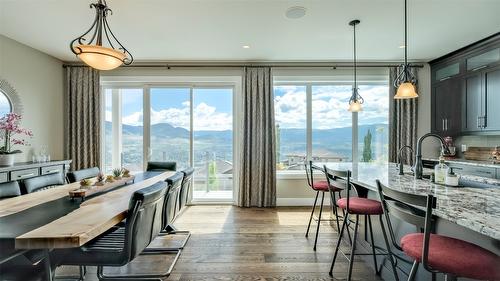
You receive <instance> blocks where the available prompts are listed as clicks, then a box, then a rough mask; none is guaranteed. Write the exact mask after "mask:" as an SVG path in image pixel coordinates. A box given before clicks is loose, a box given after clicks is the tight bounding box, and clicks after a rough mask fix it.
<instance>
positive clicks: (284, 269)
mask: <svg viewBox="0 0 500 281" xmlns="http://www.w3.org/2000/svg"><path fill="white" fill-rule="evenodd" d="M309 213H310V209H309V208H276V209H258V208H251V209H243V208H237V207H232V206H192V207H188V208H187V209H186V211H185V212H184V213H183V214H182V215H181V216H180V217H179V218H178V219H177V221H176V222H175V226H176V227H177V228H178V229H179V230H190V231H191V233H192V236H191V239H190V240H189V242H188V243H187V245H186V247H185V249H184V250H183V251H182V254H181V256H180V259H179V261H178V262H177V264H176V266H175V268H174V270H173V272H172V275H171V276H170V277H169V278H167V279H166V280H345V279H346V277H347V265H348V264H347V260H346V259H345V258H344V257H342V256H341V255H340V256H339V257H338V262H337V264H336V265H335V270H334V276H335V278H333V279H332V278H330V276H329V275H328V270H329V268H330V262H331V259H332V255H333V250H334V245H335V244H334V243H336V241H337V233H336V230H334V228H332V227H329V224H328V222H324V223H323V224H322V226H321V229H320V236H319V240H318V250H317V252H314V251H313V250H312V247H313V243H314V234H315V226H316V224H315V223H313V225H311V232H310V235H309V238H305V237H304V233H305V230H306V227H307V221H308V216H309ZM313 226H314V228H313ZM181 239H182V237H181V236H179V237H168V238H166V239H164V240H160V239H159V240H157V241H155V244H163V245H174V244H176V243H178V242H179V241H180V240H181ZM169 260H170V258H169V257H168V258H165V257H151V256H147V257H139V258H138V259H137V260H136V261H134V262H133V264H132V265H130V266H125V267H123V268H120V270H119V271H120V272H128V271H129V270H132V271H133V272H134V273H139V272H142V273H143V272H159V271H161V270H163V269H165V268H166V267H167V266H168V262H169ZM109 272H116V270H113V271H111V270H110V271H109ZM86 280H96V277H95V269H93V268H91V269H89V272H88V274H87V278H86ZM353 280H381V279H380V278H379V277H377V276H376V275H375V273H374V271H373V270H372V269H371V268H370V267H368V266H367V265H366V264H365V263H364V262H363V261H361V260H360V259H359V258H356V262H355V264H354V273H353Z"/></svg>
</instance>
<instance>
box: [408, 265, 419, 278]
mask: <svg viewBox="0 0 500 281" xmlns="http://www.w3.org/2000/svg"><path fill="white" fill-rule="evenodd" d="M418 264H419V263H418V261H414V262H413V266H412V267H411V270H410V275H408V281H413V280H415V276H417V271H418Z"/></svg>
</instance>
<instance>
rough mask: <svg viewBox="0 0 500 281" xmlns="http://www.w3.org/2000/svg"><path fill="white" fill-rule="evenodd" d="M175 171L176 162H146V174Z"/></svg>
mask: <svg viewBox="0 0 500 281" xmlns="http://www.w3.org/2000/svg"><path fill="white" fill-rule="evenodd" d="M176 170H177V163H176V162H154V161H150V162H148V166H147V168H146V171H148V172H164V171H173V172H175V171H176Z"/></svg>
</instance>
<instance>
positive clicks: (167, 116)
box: [122, 101, 233, 131]
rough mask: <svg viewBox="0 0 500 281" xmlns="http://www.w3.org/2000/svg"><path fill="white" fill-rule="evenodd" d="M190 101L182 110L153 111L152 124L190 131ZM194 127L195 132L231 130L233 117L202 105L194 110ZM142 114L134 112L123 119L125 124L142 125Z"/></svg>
mask: <svg viewBox="0 0 500 281" xmlns="http://www.w3.org/2000/svg"><path fill="white" fill-rule="evenodd" d="M189 114H190V109H189V101H186V102H183V103H182V107H181V108H176V107H172V108H167V109H163V110H159V111H156V110H151V124H158V123H168V124H170V125H172V126H174V127H182V128H184V129H187V130H189V124H190V116H189ZM193 114H194V116H193V119H194V123H193V127H194V129H195V130H207V131H221V130H231V129H232V126H233V125H232V124H233V117H232V115H231V114H229V113H226V112H217V109H216V108H215V107H213V106H210V105H208V104H206V103H200V104H198V105H197V106H196V107H195V108H194V109H193ZM142 118H143V114H142V112H134V113H132V114H130V115H127V116H124V117H123V118H122V122H123V124H127V125H132V126H141V125H142Z"/></svg>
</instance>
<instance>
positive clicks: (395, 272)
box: [378, 215, 399, 281]
mask: <svg viewBox="0 0 500 281" xmlns="http://www.w3.org/2000/svg"><path fill="white" fill-rule="evenodd" d="M378 218H379V221H380V228H382V235H383V236H384V242H385V247H386V249H387V255H388V256H389V260H390V262H391V267H392V272H393V274H394V280H396V281H399V277H398V271H397V269H396V264H395V263H394V256H393V255H392V250H391V245H389V240H388V239H387V232H386V231H385V226H384V221H383V220H382V215H379V217H378Z"/></svg>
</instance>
